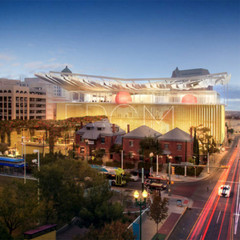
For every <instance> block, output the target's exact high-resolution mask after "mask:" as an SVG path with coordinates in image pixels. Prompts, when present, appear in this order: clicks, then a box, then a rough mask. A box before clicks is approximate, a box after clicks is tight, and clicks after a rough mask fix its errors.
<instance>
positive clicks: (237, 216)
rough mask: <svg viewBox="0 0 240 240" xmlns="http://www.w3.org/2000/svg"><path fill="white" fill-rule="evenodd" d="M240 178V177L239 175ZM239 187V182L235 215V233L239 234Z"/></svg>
mask: <svg viewBox="0 0 240 240" xmlns="http://www.w3.org/2000/svg"><path fill="white" fill-rule="evenodd" d="M239 179H240V177H239ZM239 188H240V184H239V183H238V191H237V203H236V213H235V214H234V215H235V224H234V235H236V234H237V229H238V221H239V212H240V204H239Z"/></svg>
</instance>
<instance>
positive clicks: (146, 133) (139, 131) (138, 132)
mask: <svg viewBox="0 0 240 240" xmlns="http://www.w3.org/2000/svg"><path fill="white" fill-rule="evenodd" d="M161 135H162V134H161V133H159V132H157V131H155V130H154V129H152V128H150V127H148V126H145V125H142V126H140V127H138V128H136V129H134V130H133V131H131V132H129V133H127V134H126V135H124V138H141V139H142V138H145V137H154V138H156V137H160V136H161Z"/></svg>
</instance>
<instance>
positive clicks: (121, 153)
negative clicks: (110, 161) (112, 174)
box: [121, 150, 123, 169]
mask: <svg viewBox="0 0 240 240" xmlns="http://www.w3.org/2000/svg"><path fill="white" fill-rule="evenodd" d="M121 168H122V169H123V150H121Z"/></svg>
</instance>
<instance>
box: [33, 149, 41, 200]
mask: <svg viewBox="0 0 240 240" xmlns="http://www.w3.org/2000/svg"><path fill="white" fill-rule="evenodd" d="M33 152H34V153H37V154H38V158H37V159H33V160H32V162H33V163H37V166H38V171H40V152H39V150H38V149H34V150H33ZM39 196H40V192H39V178H38V203H39Z"/></svg>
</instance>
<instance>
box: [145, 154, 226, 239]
mask: <svg viewBox="0 0 240 240" xmlns="http://www.w3.org/2000/svg"><path fill="white" fill-rule="evenodd" d="M226 153H227V151H224V152H221V153H218V154H215V155H214V156H211V157H210V160H209V168H210V172H209V173H207V167H205V168H204V170H203V171H202V173H201V174H200V176H199V177H188V176H186V177H185V176H182V175H171V179H172V181H176V182H193V181H200V180H203V179H205V178H207V177H209V176H210V175H211V172H213V171H214V170H213V169H214V168H216V167H220V161H221V159H222V158H223V157H224V156H225V154H226ZM159 175H160V176H163V177H167V176H168V175H167V173H160V174H159ZM162 197H163V198H164V197H166V198H168V199H169V205H168V217H167V218H166V219H165V220H164V221H163V222H162V223H161V224H159V225H158V231H157V226H156V223H155V222H154V221H153V220H151V219H150V218H149V217H148V216H146V217H144V218H143V222H142V234H143V238H142V239H144V240H152V239H154V240H157V239H161V240H166V239H168V237H169V236H170V234H171V233H172V231H173V229H174V228H175V226H176V225H177V223H178V221H179V220H180V219H181V217H182V216H183V214H184V213H185V211H186V209H187V208H188V207H189V208H191V207H192V205H193V201H192V200H191V199H188V198H186V197H182V196H177V195H171V196H168V193H162ZM177 200H181V201H182V207H179V206H178V205H177ZM156 232H158V235H157V236H158V238H154V236H155V235H156Z"/></svg>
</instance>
